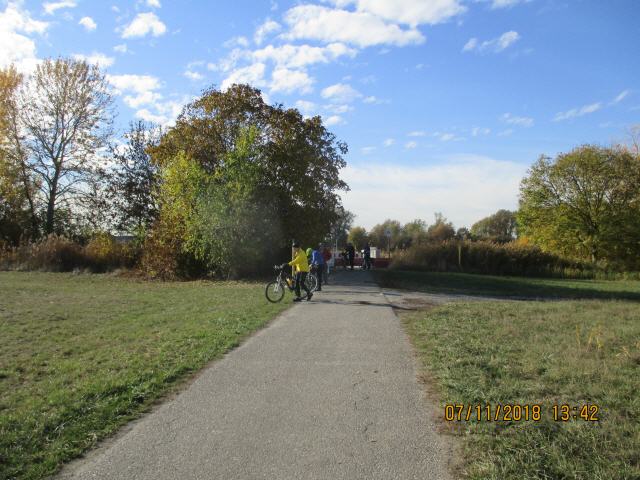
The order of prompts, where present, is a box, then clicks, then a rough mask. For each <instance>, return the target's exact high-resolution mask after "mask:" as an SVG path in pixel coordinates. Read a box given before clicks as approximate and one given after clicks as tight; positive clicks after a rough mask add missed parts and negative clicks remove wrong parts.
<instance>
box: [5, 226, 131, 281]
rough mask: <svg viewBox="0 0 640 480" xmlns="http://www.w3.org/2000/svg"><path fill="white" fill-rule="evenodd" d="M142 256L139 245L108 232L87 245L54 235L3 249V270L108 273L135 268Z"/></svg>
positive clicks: (99, 235)
mask: <svg viewBox="0 0 640 480" xmlns="http://www.w3.org/2000/svg"><path fill="white" fill-rule="evenodd" d="M138 256H139V250H138V249H137V248H136V247H134V246H130V245H120V244H118V243H117V242H116V241H115V239H114V238H113V237H112V236H111V235H109V234H107V233H103V232H101V233H97V234H96V235H94V236H93V237H92V239H91V240H90V241H89V243H88V244H87V245H86V246H84V247H83V246H82V245H80V244H79V243H76V242H74V241H72V240H70V239H68V238H66V237H63V236H60V235H56V234H52V235H49V236H47V237H45V238H43V239H41V240H39V241H37V242H33V243H25V244H22V245H19V246H17V247H14V248H11V249H5V250H4V251H2V252H0V269H3V270H41V271H49V272H70V271H73V270H76V269H83V270H84V269H86V270H90V271H92V272H106V271H109V270H115V269H117V268H131V267H133V266H134V265H135V264H136V261H137V258H138Z"/></svg>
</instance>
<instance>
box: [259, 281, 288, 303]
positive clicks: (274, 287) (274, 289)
mask: <svg viewBox="0 0 640 480" xmlns="http://www.w3.org/2000/svg"><path fill="white" fill-rule="evenodd" d="M284 289H285V286H284V285H283V284H282V283H280V282H271V283H268V284H267V287H266V288H265V289H264V294H265V296H266V297H267V300H269V301H270V302H271V303H278V302H279V301H280V300H282V298H283V297H284Z"/></svg>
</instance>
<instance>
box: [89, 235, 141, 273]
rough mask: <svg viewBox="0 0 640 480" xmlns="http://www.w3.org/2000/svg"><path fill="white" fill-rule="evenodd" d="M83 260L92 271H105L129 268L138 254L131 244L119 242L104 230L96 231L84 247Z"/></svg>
mask: <svg viewBox="0 0 640 480" xmlns="http://www.w3.org/2000/svg"><path fill="white" fill-rule="evenodd" d="M83 252H84V254H85V261H86V265H87V267H88V268H90V269H91V270H92V271H94V272H106V271H108V270H113V269H116V268H131V267H133V266H134V265H135V263H136V260H137V258H138V256H139V254H138V249H137V248H136V247H135V246H134V245H131V244H119V243H118V242H116V239H115V238H114V237H113V236H112V235H109V234H108V233H106V232H98V233H96V234H95V235H94V236H93V237H92V238H91V240H90V241H89V243H88V244H87V245H86V246H85V247H84V249H83Z"/></svg>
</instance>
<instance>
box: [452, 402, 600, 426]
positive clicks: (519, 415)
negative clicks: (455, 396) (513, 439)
mask: <svg viewBox="0 0 640 480" xmlns="http://www.w3.org/2000/svg"><path fill="white" fill-rule="evenodd" d="M599 411H600V407H599V406H598V405H595V404H585V405H575V406H572V405H569V404H558V405H552V406H551V408H550V409H549V410H546V412H547V413H548V414H550V415H551V418H552V419H553V420H554V421H556V422H568V421H571V420H583V421H588V422H598V421H599V420H600V419H599V417H598V413H599ZM544 413H545V409H544V408H543V406H542V405H540V404H537V403H533V404H495V405H492V404H485V405H480V404H477V405H473V404H452V403H447V404H446V405H445V407H444V419H445V421H447V422H470V421H476V422H539V421H541V420H542V416H543V414H544Z"/></svg>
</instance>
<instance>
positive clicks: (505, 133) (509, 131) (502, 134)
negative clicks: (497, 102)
mask: <svg viewBox="0 0 640 480" xmlns="http://www.w3.org/2000/svg"><path fill="white" fill-rule="evenodd" d="M512 133H513V129H512V128H507V129H506V130H502V131H501V132H498V136H499V137H508V136H509V135H511V134H512Z"/></svg>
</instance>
